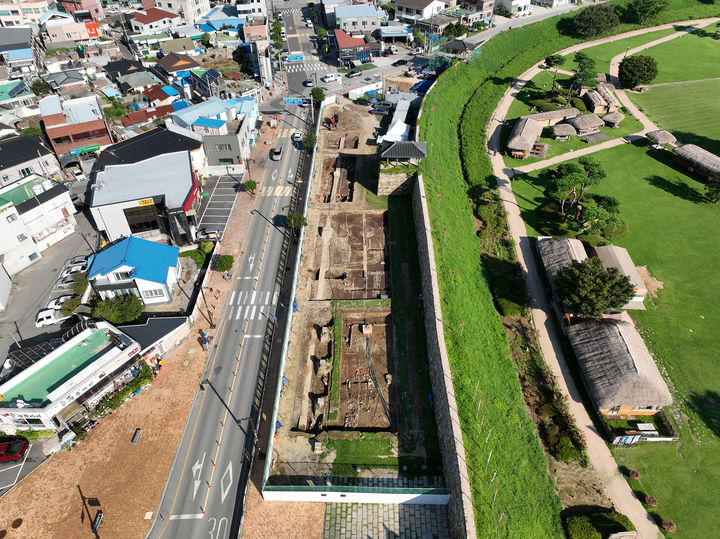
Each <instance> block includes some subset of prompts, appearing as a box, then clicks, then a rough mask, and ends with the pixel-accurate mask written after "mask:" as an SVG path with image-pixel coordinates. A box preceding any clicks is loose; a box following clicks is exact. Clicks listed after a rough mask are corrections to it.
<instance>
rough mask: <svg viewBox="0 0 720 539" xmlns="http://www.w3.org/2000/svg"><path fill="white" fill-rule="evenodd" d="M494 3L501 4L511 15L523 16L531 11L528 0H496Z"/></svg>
mask: <svg viewBox="0 0 720 539" xmlns="http://www.w3.org/2000/svg"><path fill="white" fill-rule="evenodd" d="M495 5H496V6H503V7H504V8H505V9H507V10H508V11H509V12H510V13H512V16H513V17H524V16H525V15H530V14H531V13H532V10H531V8H530V0H496V2H495Z"/></svg>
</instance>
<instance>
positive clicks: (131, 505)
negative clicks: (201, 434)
mask: <svg viewBox="0 0 720 539" xmlns="http://www.w3.org/2000/svg"><path fill="white" fill-rule="evenodd" d="M251 206H252V200H251V199H250V197H249V196H248V195H246V194H240V195H239V196H238V198H237V202H236V204H235V209H234V211H233V215H232V217H231V219H230V222H229V223H228V230H227V232H226V234H225V238H224V239H223V242H222V245H221V248H220V253H221V254H225V253H227V254H232V255H234V256H236V257H237V255H238V253H239V251H240V245H241V242H242V238H243V235H244V233H245V228H246V226H247V222H248V219H249V212H250V208H251ZM228 284H229V281H227V280H225V279H224V278H223V277H222V276H221V275H220V274H217V273H215V272H213V274H212V276H211V277H210V281H209V283H208V292H209V293H208V294H207V301H208V307H209V310H210V312H211V313H214V315H213V316H214V317H215V318H217V316H219V314H220V313H219V311H220V309H221V308H222V305H223V302H224V296H225V292H226V291H227V287H228ZM208 326H209V324H208V323H207V321H206V320H205V318H204V317H203V316H198V318H197V320H196V322H195V325H194V326H193V328H192V329H191V333H190V337H188V340H187V342H186V343H185V344H184V345H183V346H182V347H181V348H180V349H179V350H177V351H176V352H175V353H174V354H172V355H171V356H169V357H167V358H165V362H164V366H163V368H162V369H161V371H160V373H159V374H158V376H157V378H156V379H155V380H153V383H152V385H151V386H150V387H149V388H148V389H147V390H145V391H143V392H142V393H140V394H139V395H138V396H137V397H135V398H134V399H132V400H130V401H128V402H127V403H126V404H125V405H124V406H122V407H121V408H120V409H119V410H118V411H117V412H115V413H113V414H112V415H110V416H108V417H106V418H104V419H103V420H101V421H100V423H99V424H98V426H97V427H95V429H93V430H91V431H90V432H89V433H88V436H87V438H86V439H85V440H83V441H82V442H80V443H79V444H78V445H77V446H76V447H74V448H73V449H72V450H70V451H61V452H59V453H56V454H55V455H53V456H52V457H50V458H49V459H48V460H47V461H45V463H43V464H42V465H41V466H40V467H39V468H38V469H37V470H35V471H34V472H33V473H32V474H30V475H29V476H28V477H27V478H26V479H25V480H23V481H22V482H21V483H19V484H18V485H17V486H15V487H14V488H13V489H12V490H10V492H8V493H7V494H6V495H5V496H3V497H2V498H0V536H4V537H6V538H8V539H11V538H28V537H32V538H45V537H48V538H55V537H56V538H62V539H67V538H69V537H73V538H82V537H92V536H93V534H92V533H91V532H90V523H91V520H92V518H94V516H95V513H96V511H97V510H98V509H102V511H103V513H104V515H105V518H104V521H103V524H102V528H101V533H102V535H104V536H107V537H142V536H143V535H144V534H145V533H146V532H147V530H148V528H149V526H150V523H151V520H149V519H146V518H145V516H146V513H147V512H149V513H150V514H153V513H154V511H155V510H156V508H157V504H158V502H159V500H160V495H161V493H162V490H163V488H164V486H165V481H166V479H167V476H168V473H169V471H170V466H171V464H172V460H173V457H174V456H175V448H176V447H177V444H178V443H179V441H180V435H181V433H182V430H183V427H184V425H185V421H186V419H187V414H188V413H189V410H190V405H191V404H192V399H193V395H194V393H195V390H196V388H197V384H198V383H199V381H200V377H201V374H202V371H203V368H204V366H205V360H206V358H207V354H206V352H203V350H202V349H201V347H200V345H199V343H198V340H197V336H198V335H199V332H201V331H206V330H207V331H209V332H210V334H211V335H212V333H213V331H214V330H210V329H209V328H208ZM136 428H141V429H142V431H143V434H142V438H141V440H140V443H139V444H138V445H132V444H131V443H130V440H131V439H132V436H133V433H134V432H135V429H136ZM3 531H4V532H6V535H3Z"/></svg>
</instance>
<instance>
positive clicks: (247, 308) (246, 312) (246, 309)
mask: <svg viewBox="0 0 720 539" xmlns="http://www.w3.org/2000/svg"><path fill="white" fill-rule="evenodd" d="M248 312H250V305H247V306H246V307H245V314H244V315H243V318H244V319H245V320H247V315H248Z"/></svg>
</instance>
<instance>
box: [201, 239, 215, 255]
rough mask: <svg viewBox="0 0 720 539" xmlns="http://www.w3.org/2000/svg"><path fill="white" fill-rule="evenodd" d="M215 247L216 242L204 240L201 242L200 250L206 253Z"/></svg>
mask: <svg viewBox="0 0 720 539" xmlns="http://www.w3.org/2000/svg"><path fill="white" fill-rule="evenodd" d="M214 247H215V244H214V243H213V242H211V241H204V242H202V243H201V244H200V250H201V251H202V252H203V253H205V254H209V253H211V252H212V250H213V248H214Z"/></svg>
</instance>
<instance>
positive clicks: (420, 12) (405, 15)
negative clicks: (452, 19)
mask: <svg viewBox="0 0 720 539" xmlns="http://www.w3.org/2000/svg"><path fill="white" fill-rule="evenodd" d="M446 7H447V3H446V2H442V1H440V0H396V2H395V17H397V18H398V19H400V20H402V21H405V22H415V21H421V20H423V19H428V18H430V17H432V16H433V15H437V14H438V13H440V12H441V11H442V10H443V9H445V8H446Z"/></svg>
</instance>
